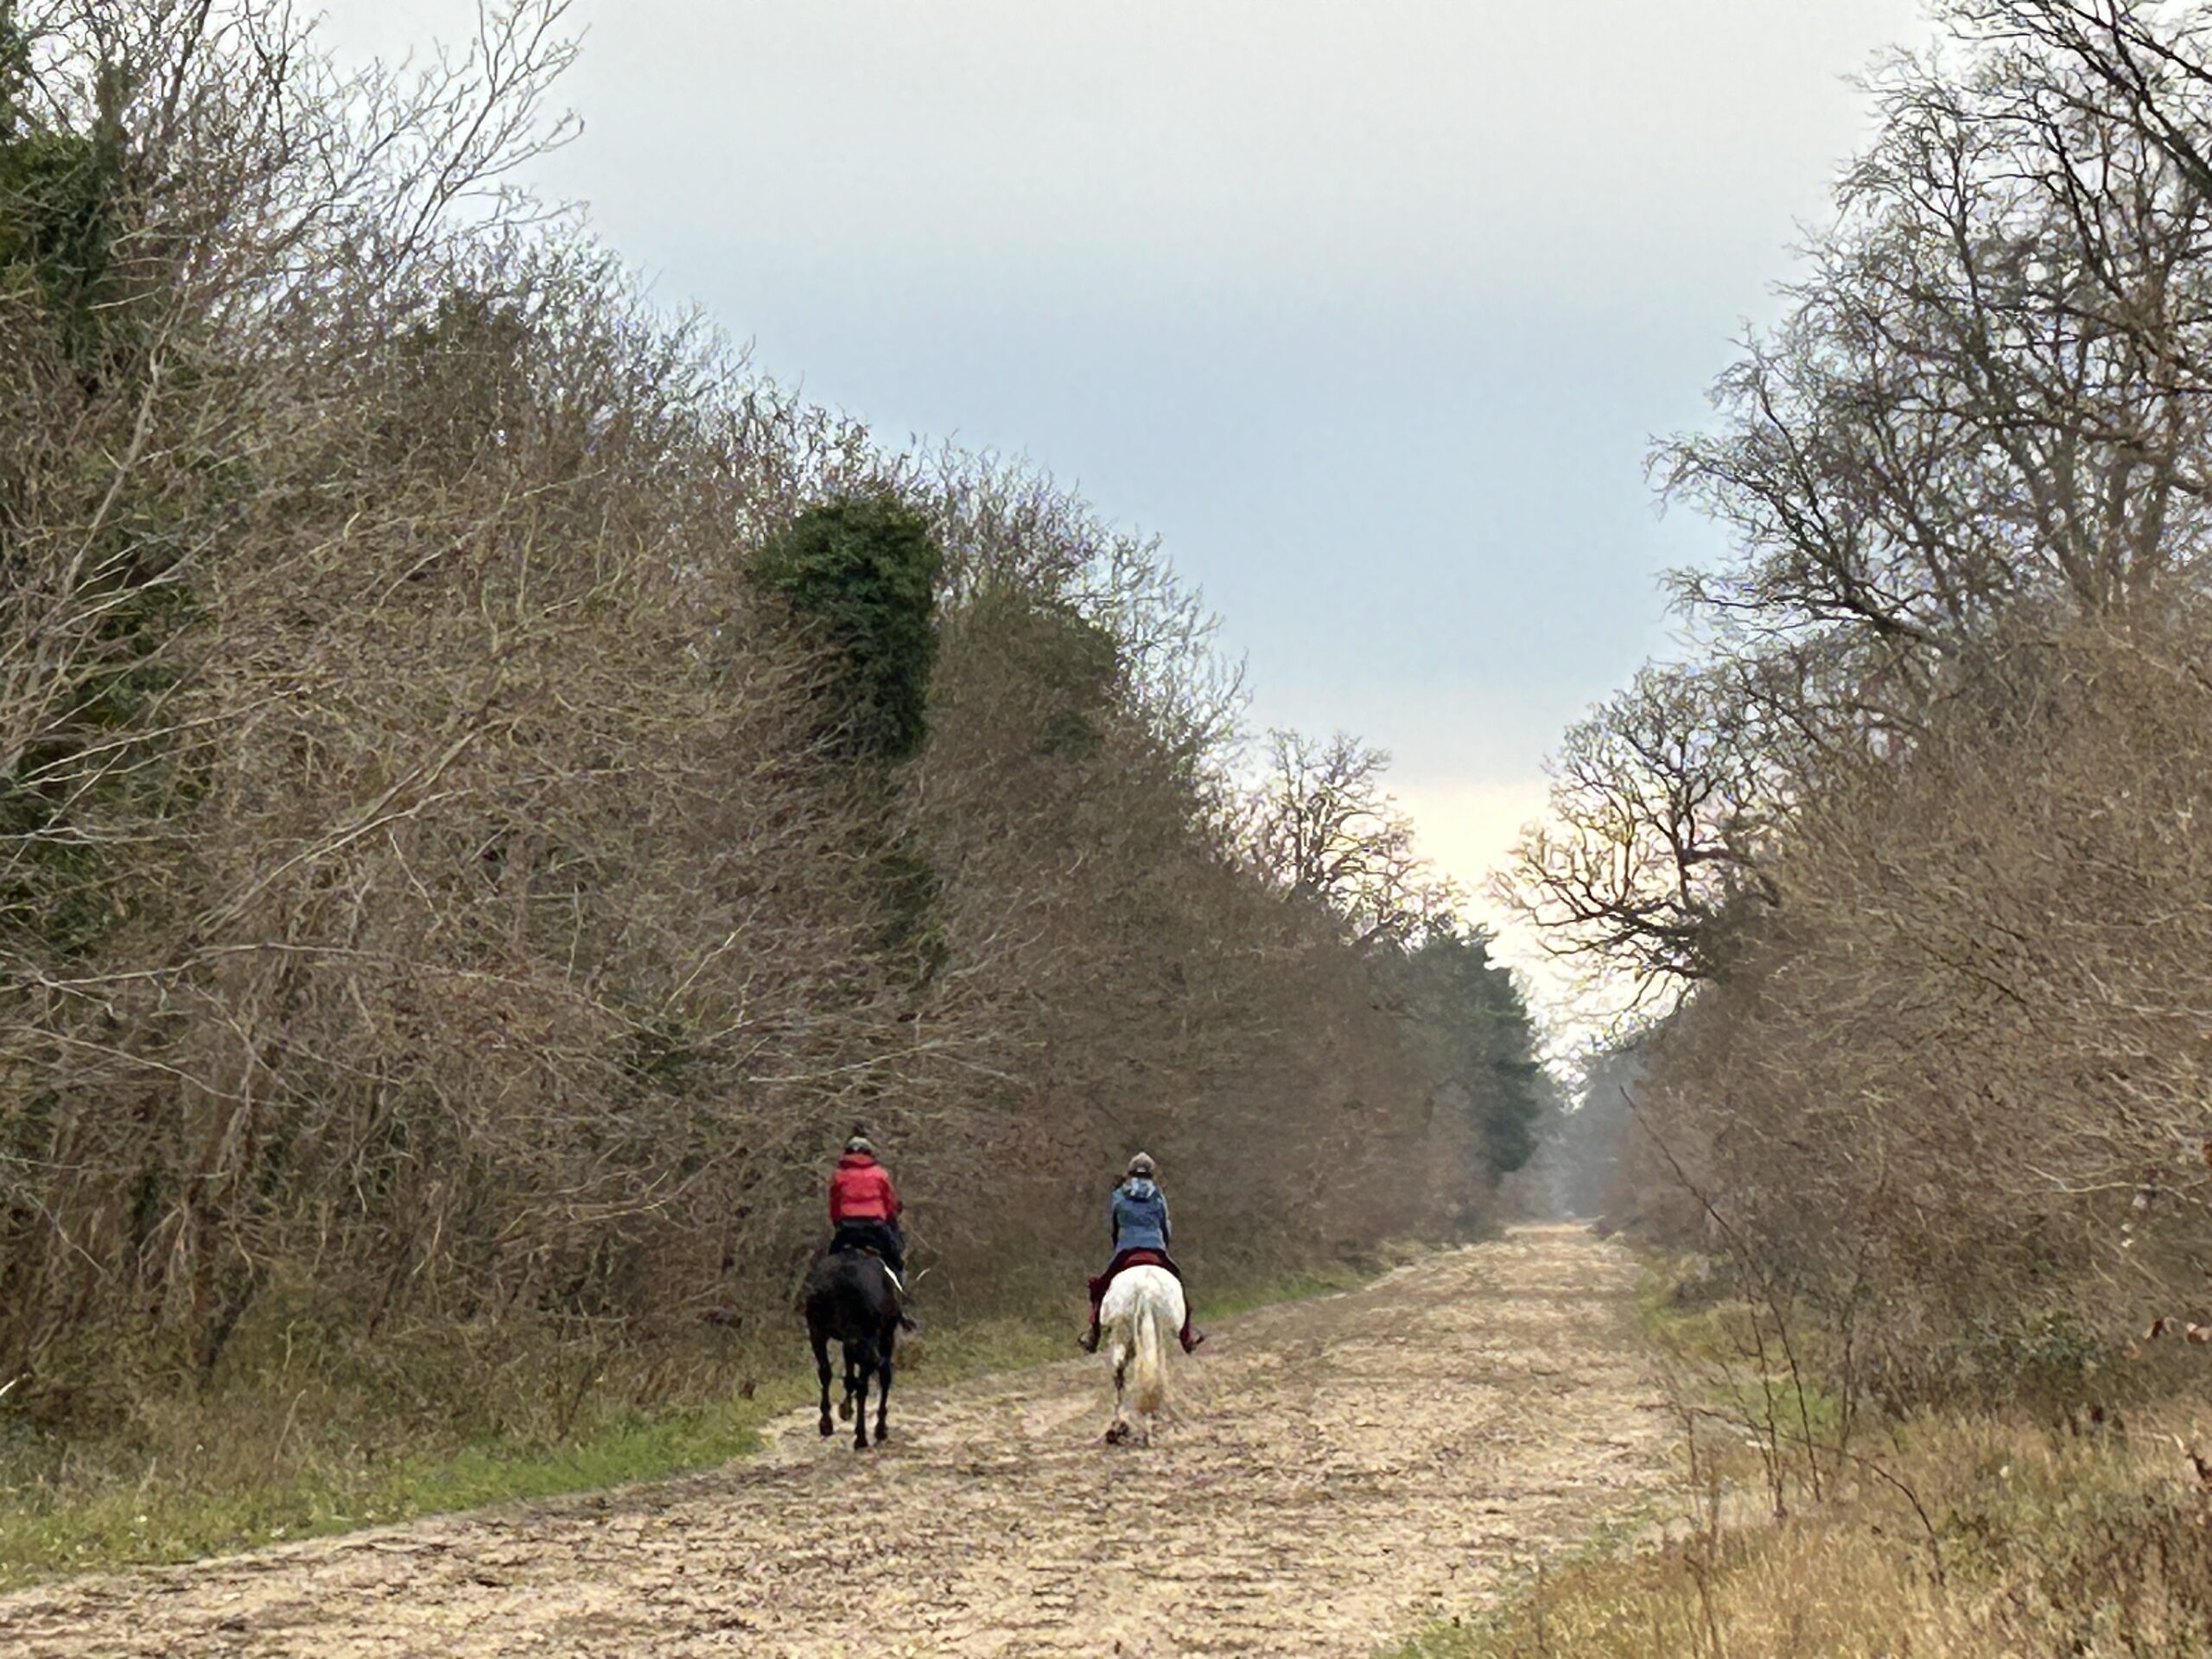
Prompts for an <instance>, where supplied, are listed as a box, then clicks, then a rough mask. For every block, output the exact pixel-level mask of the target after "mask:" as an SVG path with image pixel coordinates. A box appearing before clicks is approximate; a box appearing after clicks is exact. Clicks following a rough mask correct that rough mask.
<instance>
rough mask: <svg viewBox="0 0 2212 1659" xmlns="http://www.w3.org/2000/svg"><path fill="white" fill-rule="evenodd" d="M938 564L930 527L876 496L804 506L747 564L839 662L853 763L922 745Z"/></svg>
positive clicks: (842, 720)
mask: <svg viewBox="0 0 2212 1659" xmlns="http://www.w3.org/2000/svg"><path fill="white" fill-rule="evenodd" d="M943 564H944V555H943V553H942V551H941V550H939V549H938V544H937V538H936V537H934V536H933V535H932V534H931V531H930V525H929V522H928V520H926V519H925V518H923V517H922V516H921V515H920V514H919V513H918V512H914V511H913V510H912V509H911V508H909V507H906V506H905V505H901V504H900V503H899V502H898V501H897V500H895V499H893V498H891V497H889V496H884V495H871V496H856V497H852V498H849V499H845V500H842V501H834V502H830V503H829V504H827V505H823V506H818V507H813V508H810V509H809V510H808V511H806V512H803V513H801V514H800V515H799V516H798V518H796V519H794V520H793V521H792V522H791V525H790V527H789V528H787V529H786V530H785V531H783V533H782V534H780V535H779V536H777V537H775V538H773V539H772V541H770V542H769V543H768V544H767V545H766V546H765V547H764V548H762V549H761V550H760V556H759V557H758V558H757V559H756V560H755V561H754V563H753V580H754V581H755V582H757V583H758V584H759V585H760V587H761V588H765V589H766V590H768V591H769V592H772V593H774V594H780V595H781V596H782V597H783V599H784V600H785V602H786V603H788V604H789V605H790V607H791V611H792V613H793V615H794V616H795V617H796V618H797V619H798V620H799V621H800V622H801V623H802V624H804V625H805V626H808V627H810V628H813V629H818V630H819V632H820V634H821V637H822V638H823V640H824V641H825V642H826V643H827V644H829V645H830V646H831V647H832V648H833V649H835V650H836V652H838V654H839V655H840V657H841V658H842V664H843V670H842V675H841V677H840V679H841V687H840V690H841V696H842V705H843V706H842V708H841V709H840V710H839V722H838V723H839V726H840V728H841V730H842V734H843V735H844V739H845V741H846V742H847V743H848V745H849V747H850V749H851V751H852V753H854V754H855V755H856V756H867V757H869V758H873V759H875V760H888V761H895V760H905V759H906V758H907V757H908V756H910V755H912V753H914V752H915V751H916V750H918V749H919V748H920V747H921V746H922V739H923V737H924V735H925V732H926V730H927V723H928V722H927V700H928V695H929V678H930V664H931V662H932V661H933V660H934V658H935V657H936V654H937V630H936V626H935V620H936V607H937V577H938V570H939V569H941V568H942V566H943Z"/></svg>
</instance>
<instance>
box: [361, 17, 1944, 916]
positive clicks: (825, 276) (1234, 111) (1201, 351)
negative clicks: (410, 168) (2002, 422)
mask: <svg viewBox="0 0 2212 1659" xmlns="http://www.w3.org/2000/svg"><path fill="white" fill-rule="evenodd" d="M572 16H573V18H574V20H575V22H577V23H578V24H579V25H581V26H582V28H583V29H584V30H585V31H586V40H585V49H584V54H583V57H582V62H581V64H580V65H579V66H578V67H577V69H576V70H575V73H574V75H573V77H572V79H570V80H569V83H568V85H567V99H568V101H569V103H570V104H571V105H573V106H574V107H575V109H576V110H577V111H578V112H579V113H581V114H582V117H583V118H584V120H585V123H586V126H585V130H584V133H583V136H582V138H581V139H579V140H578V141H577V142H576V143H574V144H573V145H571V146H570V147H569V148H568V149H565V150H563V151H561V152H560V153H558V154H557V155H556V156H552V157H550V159H549V160H547V161H546V162H543V164H542V165H541V166H540V167H539V168H537V173H536V177H535V181H536V182H537V185H538V186H539V188H541V189H543V191H545V192H546V193H548V194H552V195H556V196H559V197H563V198H567V199H573V200H582V201H584V202H586V203H588V205H589V207H590V209H591V213H592V217H593V219H594V221H595V223H596V224H597V226H598V227H599V229H600V230H601V232H602V233H603V234H604V235H605V236H606V237H607V239H608V240H609V241H610V242H612V243H613V245H615V246H616V247H617V248H619V249H620V250H621V251H623V253H625V254H626V256H627V257H629V258H630V260H631V261H632V263H633V264H637V265H639V266H640V267H641V268H643V269H644V270H645V271H647V272H648V273H649V274H650V275H651V276H652V278H653V280H654V283H655V288H656V291H657V293H658V295H659V296H660V297H661V298H662V299H663V300H664V301H665V302H668V303H670V304H671V306H673V305H677V304H682V303H684V302H698V303H700V304H701V305H702V306H703V307H704V308H706V309H707V310H708V311H709V313H710V314H711V315H713V316H714V317H715V318H716V319H717V320H718V321H720V322H721V324H722V325H723V326H724V327H726V328H727V329H728V331H729V332H730V333H731V334H734V335H735V336H736V337H738V338H739V339H741V340H750V341H752V342H753V355H754V360H755V361H756V363H757V364H758V365H760V367H761V368H763V369H764V370H766V371H767V372H770V373H772V375H774V376H775V377H776V378H778V379H779V380H783V381H786V382H793V381H796V382H798V383H800V384H802V385H804V389H805V390H806V391H807V392H808V393H809V394H810V396H812V397H815V398H816V399H817V400H819V401H821V402H824V403H828V404H834V405H836V406H837V407H838V408H840V409H842V410H846V411H848V412H849V413H851V414H853V415H855V416H860V417H861V418H862V419H864V420H865V421H867V422H868V423H869V424H870V425H871V426H872V427H873V428H874V429H875V430H876V431H877V432H878V433H879V434H880V436H881V437H882V438H883V439H884V440H885V441H886V442H890V443H893V444H896V443H899V442H904V441H905V440H906V438H907V437H908V435H920V436H923V437H925V438H941V437H951V438H955V439H957V440H958V441H960V442H963V443H965V444H968V445H970V446H973V447H977V448H992V449H996V450H999V451H1001V452H1004V453H1007V454H1020V455H1026V456H1027V457H1029V458H1030V459H1031V460H1032V461H1034V462H1036V463H1038V464H1039V465H1040V466H1042V467H1046V468H1047V469H1048V470H1050V471H1051V472H1052V474H1055V475H1056V476H1058V478H1059V479H1061V480H1063V481H1064V482H1068V483H1072V484H1077V485H1079V486H1081V488H1082V489H1083V491H1084V493H1085V494H1086V495H1088V496H1089V497H1090V499H1092V500H1093V501H1094V502H1095V503H1096V504H1097V505H1098V506H1099V507H1100V508H1101V509H1103V511H1104V512H1106V513H1107V514H1108V515H1109V517H1111V518H1115V519H1116V520H1119V521H1122V522H1123V523H1126V524H1131V525H1135V526H1141V527H1142V528H1144V529H1147V530H1150V531H1158V532H1159V533H1160V534H1161V535H1162V536H1163V537H1165V540H1166V548H1167V550H1168V551H1169V554H1170V555H1171V556H1172V557H1173V560H1174V562H1175V563H1176V564H1177V566H1178V567H1179V569H1181V570H1182V571H1183V572H1184V574H1185V576H1186V577H1188V578H1189V579H1191V580H1192V581H1193V582H1196V583H1197V584H1198V585H1199V586H1200V587H1201V588H1203V589H1204V591H1205V594H1206V596H1207V598H1208V599H1209V600H1210V601H1211V603H1212V604H1213V605H1214V607H1216V608H1217V609H1218V610H1219V611H1220V613H1222V615H1223V618H1224V625H1225V626H1224V637H1225V639H1226V642H1227V644H1228V645H1229V646H1230V649H1231V650H1232V651H1233V652H1236V653H1238V654H1241V655H1243V656H1244V657H1245V658H1247V659H1248V662H1249V675H1250V682H1251V685H1252V688H1253V690H1254V692H1255V723H1257V724H1259V725H1269V724H1287V725H1294V726H1298V727H1301V728H1308V729H1311V730H1313V731H1316V732H1326V731H1330V730H1333V729H1336V728H1346V729H1350V730H1352V731H1355V732H1357V733H1359V734H1362V735H1363V736H1365V737H1366V738H1368V739H1370V741H1374V742H1376V743H1378V744H1381V745H1382V746H1383V747H1387V748H1389V749H1390V750H1391V751H1392V752H1393V753H1395V755H1396V757H1397V764H1396V767H1395V779H1396V783H1397V787H1398V790H1399V792H1400V793H1401V794H1402V796H1403V797H1404V798H1406V799H1407V800H1408V801H1409V802H1410V803H1411V804H1414V807H1415V808H1416V810H1417V811H1418V812H1419V815H1420V818H1421V824H1422V829H1423V834H1424V839H1425V841H1426V842H1427V845H1428V846H1429V848H1430V849H1431V851H1432V852H1433V855H1436V856H1437V857H1438V858H1439V859H1440V861H1443V862H1444V863H1445V864H1446V866H1447V867H1448V868H1452V870H1453V871H1454V872H1455V873H1456V874H1459V875H1460V876H1461V877H1462V879H1464V880H1467V881H1469V882H1471V883H1474V882H1478V881H1479V880H1480V878H1481V877H1482V875H1483V874H1484V869H1485V868H1486V867H1487V865H1488V864H1489V863H1490V862H1491V861H1492V860H1493V859H1494V858H1495V857H1496V856H1497V854H1498V853H1499V852H1500V851H1501V850H1502V849H1503V847H1504V845H1505V844H1506V843H1507V842H1509V841H1510V837H1511V831H1512V829H1513V827H1514V825H1515V824H1516V823H1518V822H1520V821H1521V820H1522V818H1525V817H1529V816H1530V815H1531V814H1533V812H1534V811H1535V808H1536V807H1537V805H1538V804H1540V803H1541V760H1542V757H1543V755H1544V753H1546V751H1547V750H1548V748H1549V747H1551V746H1552V744H1553V743H1554V741H1555V740H1556V738H1557V736H1558V734H1559V733H1560V729H1561V728H1562V727H1563V726H1565V725H1566V724H1567V722H1568V721H1571V720H1573V718H1574V717H1575V716H1576V715H1579V714H1580V712H1581V711H1583V710H1584V709H1586V708H1587V707H1588V705H1589V704H1590V703H1592V702H1594V701H1596V700H1597V699H1598V698H1599V697H1601V696H1604V695H1605V692H1606V691H1608V690H1610V689H1611V688H1612V687H1613V686H1615V685H1617V684H1618V683H1620V682H1621V681H1622V680H1624V678H1625V677H1627V676H1628V675H1629V673H1630V671H1632V670H1633V669H1634V668H1635V666H1636V665H1637V663H1638V662H1639V661H1641V660H1642V659H1643V658H1645V657H1647V656H1649V655H1651V654H1653V653H1655V652H1662V651H1664V650H1665V649H1666V648H1667V644H1668V634H1667V628H1666V626H1665V620H1664V618H1663V616H1662V609H1661V604H1660V600H1659V595H1658V592H1657V589H1656V584H1655V577H1656V574H1657V573H1658V572H1659V571H1660V570H1661V569H1663V568H1665V567H1666V566H1668V565H1670V564H1675V563H1682V562H1684V561H1688V560H1694V559H1696V558H1698V557H1700V556H1709V555H1710V554H1711V553H1712V552H1713V551H1714V550H1715V549H1716V547H1717V545H1718V543H1717V537H1716V532H1715V531H1713V530H1712V529H1711V528H1710V527H1709V526H1707V525H1706V524H1702V523H1700V522H1699V521H1698V520H1696V519H1695V518H1692V517H1690V516H1688V515H1687V514H1677V515H1675V516H1674V517H1671V518H1669V519H1667V520H1666V521H1665V522H1663V523H1662V522H1661V521H1660V519H1659V518H1657V516H1656V513H1655V512H1654V510H1653V505H1652V502H1651V497H1650V493H1649V489H1648V488H1647V486H1646V484H1645V481H1644V477H1643V455H1644V453H1645V450H1646V449H1647V448H1648V446H1649V440H1650V438H1651V437H1652V436H1653V435H1655V434H1660V433H1664V432H1668V431H1672V430H1676V429H1681V428H1683V427H1685V426H1687V425H1691V424H1694V423H1698V422H1699V421H1700V420H1702V419H1703V418H1704V417H1705V416H1706V414H1707V405H1706V403H1705V397H1704V391H1705V388H1706V386H1707V385H1708V384H1709V383H1710V381H1711V380H1712V378H1713V376H1714V375H1715V374H1716V373H1717V372H1719V370H1720V369H1721V368H1722V367H1723V366H1725V365H1726V363H1727V362H1728V360H1729V359H1730V356H1731V345H1730V342H1731V340H1732V337H1733V336H1735V335H1736V334H1737V333H1738V331H1739V329H1740V327H1741V325H1742V322H1743V321H1744V320H1745V319H1746V318H1750V319H1752V320H1754V321H1758V320H1761V319H1764V318H1766V317H1769V316H1770V315H1772V312H1773V309H1774V306H1773V302H1772V301H1771V300H1770V297H1769V295H1768V289H1769V287H1770V284H1771V283H1773V282H1774V280H1775V279H1776V278H1777V277H1780V276H1781V275H1783V273H1784V272H1785V271H1786V270H1787V269H1788V264H1789V262H1788V256H1787V253H1786V251H1785V250H1786V248H1787V245H1788V244H1789V242H1790V240H1791V239H1792V237H1793V235H1794V233H1795V232H1794V226H1795V225H1796V224H1797V223H1799V222H1802V221H1808V220H1814V219H1819V218H1820V217H1821V213H1822V211H1823V206H1824V203H1825V200H1826V196H1827V187H1828V183H1829V181H1830V180H1831V179H1832V178H1833V176H1834V173H1835V170H1836V168H1837V166H1838V164H1839V163H1840V162H1841V161H1842V160H1843V159H1844V158H1845V157H1846V156H1847V155H1848V154H1849V152H1850V151H1851V150H1852V149H1853V147H1854V146H1855V145H1856V143H1858V141H1859V137H1860V136H1861V134H1862V133H1863V131H1864V130H1865V126H1864V123H1865V110H1864V100H1863V99H1862V97H1861V96H1860V94H1859V93H1858V92H1855V91H1853V89H1852V88H1851V86H1849V85H1848V84H1847V80H1848V78H1849V77H1850V76H1851V75H1852V74H1853V73H1856V72H1858V71H1859V70H1861V69H1863V68H1864V67H1866V64H1867V63H1868V61H1869V60H1870V58H1871V56H1872V54H1874V53H1875V52H1876V51H1877V50H1878V49H1879V48H1882V47H1884V46H1885V45H1888V44H1891V43H1896V42H1904V41H1920V40H1923V39H1924V38H1925V37H1926V36H1927V35H1928V33H1929V29H1928V25H1927V24H1926V23H1925V22H1924V21H1923V18H1922V16H1921V13H1920V9H1919V7H1918V5H1917V3H1916V0H1579V3H1577V0H1535V3H1531V0H1233V3H1230V0H1143V3H1125V0H1083V3H1077V0H774V3H763V0H578V3H577V4H576V6H575V10H574V12H573V14H572ZM473 20H474V0H334V3H333V4H332V5H331V7H330V10H329V11H328V14H327V17H326V20H325V23H324V30H325V38H326V40H327V41H329V42H330V43H331V44H332V45H333V46H334V47H335V48H339V49H340V52H341V54H344V55H346V56H352V57H358V56H362V55H366V54H372V53H373V54H384V55H387V56H389V55H395V54H397V53H399V52H401V51H404V49H406V48H407V47H408V46H409V45H410V43H420V42H422V41H428V40H429V39H432V38H434V37H437V36H440V35H443V36H446V37H448V38H457V37H460V36H461V35H465V34H466V33H467V29H468V27H469V25H470V24H471V23H472V22H473Z"/></svg>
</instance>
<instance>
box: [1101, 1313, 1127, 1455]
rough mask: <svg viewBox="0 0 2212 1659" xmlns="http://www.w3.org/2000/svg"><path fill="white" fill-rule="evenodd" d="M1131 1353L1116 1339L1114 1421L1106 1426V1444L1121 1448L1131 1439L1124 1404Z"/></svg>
mask: <svg viewBox="0 0 2212 1659" xmlns="http://www.w3.org/2000/svg"><path fill="white" fill-rule="evenodd" d="M1128 1374H1129V1351H1128V1349H1127V1348H1125V1347H1122V1346H1121V1345H1120V1342H1119V1338H1116V1346H1115V1349H1114V1421H1112V1422H1110V1423H1109V1424H1107V1425H1106V1444H1107V1445H1109V1446H1119V1445H1121V1443H1122V1441H1124V1440H1128V1438H1129V1418H1128V1408H1126V1407H1125V1406H1124V1405H1123V1404H1122V1389H1123V1385H1124V1384H1125V1383H1127V1382H1128Z"/></svg>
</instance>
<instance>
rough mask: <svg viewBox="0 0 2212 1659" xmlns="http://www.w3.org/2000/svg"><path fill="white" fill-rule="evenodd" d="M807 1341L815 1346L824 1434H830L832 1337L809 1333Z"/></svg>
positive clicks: (824, 1333)
mask: <svg viewBox="0 0 2212 1659" xmlns="http://www.w3.org/2000/svg"><path fill="white" fill-rule="evenodd" d="M806 1335H807V1339H808V1340H809V1341H810V1342H811V1343H813V1344H814V1372H815V1375H816V1376H819V1377H820V1378H821V1379H822V1433H823V1438H824V1439H825V1440H826V1439H828V1438H829V1334H828V1332H822V1331H809V1332H807V1333H806Z"/></svg>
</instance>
